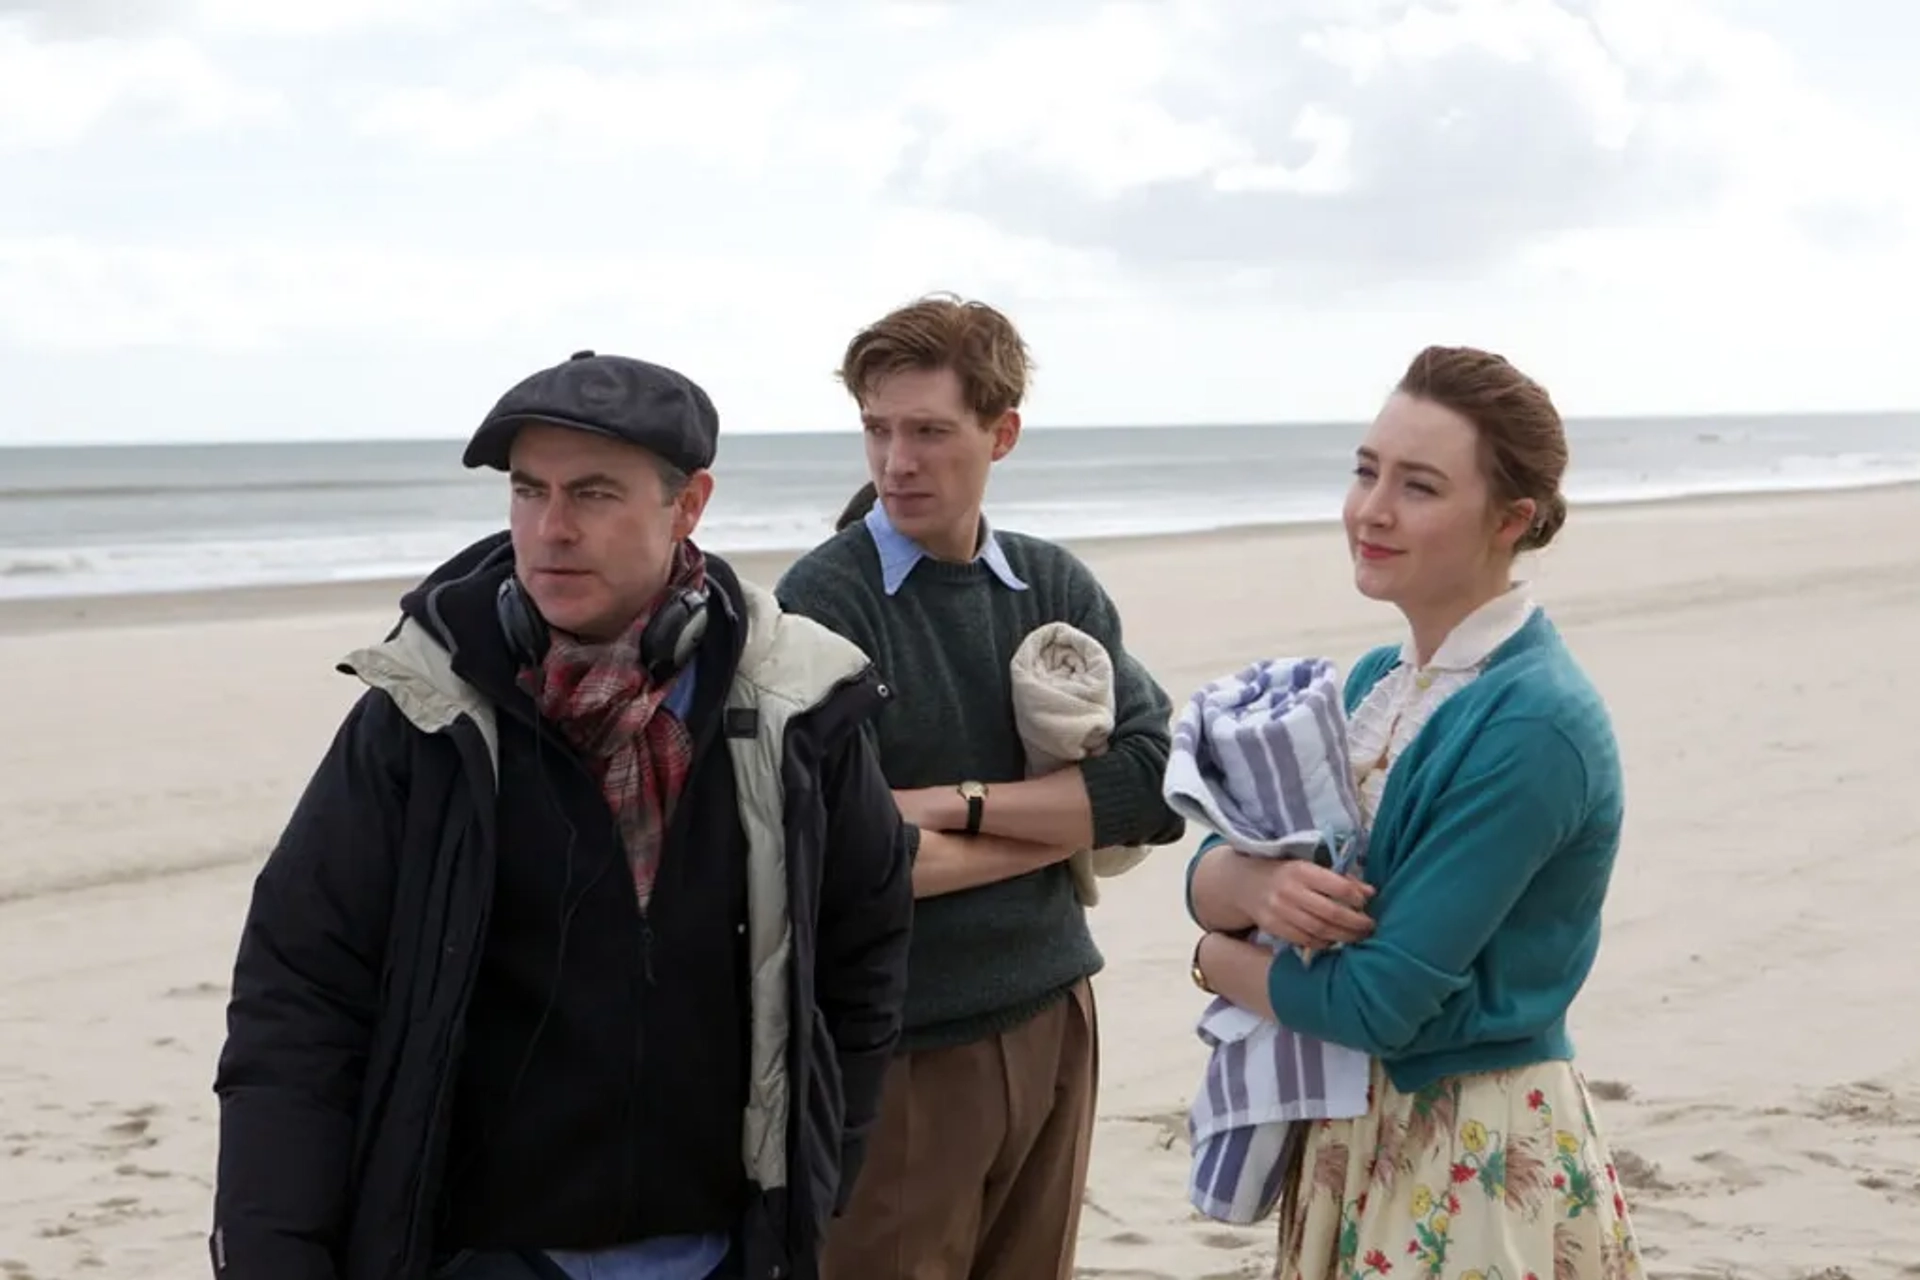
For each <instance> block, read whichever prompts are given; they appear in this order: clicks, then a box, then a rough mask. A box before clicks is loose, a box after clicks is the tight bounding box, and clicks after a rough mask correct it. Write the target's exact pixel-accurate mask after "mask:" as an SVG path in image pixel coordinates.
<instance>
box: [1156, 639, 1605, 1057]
mask: <svg viewBox="0 0 1920 1280" xmlns="http://www.w3.org/2000/svg"><path fill="white" fill-rule="evenodd" d="M1398 661H1399V648H1398V646H1387V647H1383V648H1379V649H1375V650H1373V651H1372V652H1370V653H1368V654H1367V655H1366V656H1365V657H1363V658H1362V659H1361V660H1360V661H1359V662H1358V663H1356V664H1355V665H1354V668H1353V671H1352V673H1351V675H1350V676H1349V677H1348V680H1347V683H1346V688H1345V701H1346V706H1347V711H1348V713H1349V714H1351V713H1352V712H1353V710H1354V709H1355V708H1356V707H1357V706H1359V704H1360V701H1361V699H1363V698H1364V697H1365V696H1366V694H1367V692H1368V690H1370V689H1372V688H1373V686H1374V685H1375V684H1376V683H1378V682H1379V680H1380V679H1381V677H1382V676H1384V675H1386V674H1387V672H1389V671H1391V670H1392V669H1393V668H1394V666H1395V665H1396V664H1397V663H1398ZM1622 810H1623V788H1622V784H1621V773H1620V756H1619V750H1618V747H1617V744H1616V743H1615V740H1614V735H1613V726H1612V722H1611V720H1610V718H1609V716H1608V714H1607V709H1606V705H1605V704H1604V703H1603V702H1602V700H1601V698H1600V695H1599V693H1598V692H1597V691H1596V690H1595V689H1594V687H1593V685H1592V684H1591V683H1589V682H1588V680H1587V677H1586V676H1585V674H1584V673H1583V672H1582V671H1581V669H1580V667H1579V665H1578V664H1577V663H1576V662H1575V661H1574V658H1573V655H1572V654H1571V653H1569V652H1568V651H1567V648H1566V646H1565V644H1563V643H1562V642H1561V639H1560V635H1559V632H1558V631H1557V630H1555V628H1554V626H1553V624H1552V623H1551V622H1549V621H1548V620H1547V617H1546V615H1545V614H1544V613H1542V612H1540V611H1538V610H1536V611H1535V612H1534V614H1533V616H1532V617H1531V618H1530V619H1529V620H1528V621H1527V623H1526V624H1525V625H1524V626H1522V627H1521V629H1520V630H1519V631H1518V632H1516V633H1515V634H1514V635H1513V636H1512V637H1511V638H1510V639H1508V640H1507V641H1506V642H1505V643H1504V644H1502V645H1501V646H1500V647H1499V648H1498V649H1496V650H1494V652H1493V654H1492V655H1491V656H1490V657H1489V659H1488V661H1487V665H1486V667H1485V668H1484V669H1483V670H1482V672H1481V674H1480V675H1479V677H1478V678H1477V679H1475V680H1474V681H1473V683H1471V684H1469V685H1468V686H1467V687H1466V688H1464V689H1462V690H1460V691H1459V692H1458V693H1456V694H1454V695H1453V696H1452V697H1451V698H1449V699H1447V701H1446V702H1445V703H1443V704H1442V705H1441V706H1440V708H1439V709H1438V710H1437V711H1435V712H1434V713H1433V718H1432V719H1431V720H1429V721H1428V722H1427V723H1426V725H1425V726H1424V727H1423V728H1422V729H1421V731H1420V732H1419V733H1418V734H1417V735H1415V737H1414V740H1413V741H1412V742H1411V743H1409V744H1408V746H1407V748H1406V750H1405V751H1404V752H1403V753H1402V754H1401V756H1400V757H1399V759H1398V760H1397V761H1396V762H1395V764H1394V766H1393V771H1392V772H1391V773H1390V774H1389V775H1388V777H1387V787H1386V791H1385V794H1384V795H1382V797H1381V800H1380V806H1379V810H1378V812H1377V813H1376V814H1375V816H1374V824H1373V828H1372V832H1371V834H1370V837H1369V840H1368V845H1367V866H1366V877H1367V880H1368V882H1369V883H1371V884H1372V885H1373V886H1374V887H1375V888H1376V889H1377V890H1378V892H1377V893H1376V894H1375V896H1374V899H1373V903H1372V912H1373V916H1374V923H1375V928H1374V932H1373V933H1372V935H1370V936H1369V937H1367V938H1366V939H1364V940H1363V941H1360V942H1356V943H1351V944H1349V945H1347V946H1345V947H1343V948H1340V949H1339V950H1336V951H1329V952H1326V953H1323V954H1321V955H1320V956H1318V957H1317V958H1316V959H1315V960H1314V962H1313V964H1312V965H1310V966H1309V965H1304V964H1302V963H1301V962H1300V959H1299V958H1298V957H1297V956H1296V955H1295V954H1294V952H1293V949H1292V948H1291V947H1287V948H1283V949H1282V950H1281V951H1280V952H1279V953H1278V954H1277V955H1275V957H1274V960H1273V964H1272V967H1271V968H1270V969H1269V971H1268V977H1267V989H1268V994H1269V996H1270V998H1271V999H1272V1002H1273V1011H1274V1015H1275V1016H1276V1017H1277V1018H1278V1019H1279V1020H1280V1021H1281V1022H1282V1023H1284V1024H1285V1025H1287V1026H1289V1027H1291V1028H1293V1029H1294V1030H1296V1031H1300V1032H1303V1033H1305V1034H1308V1035H1313V1036H1318V1037H1319V1038H1321V1039H1323V1040H1329V1041H1332V1042H1334V1043H1336V1044H1344V1045H1350V1046H1352V1047H1354V1048H1357V1049H1360V1050H1363V1051H1365V1052H1366V1053H1368V1054H1371V1055H1373V1056H1374V1057H1377V1058H1379V1059H1380V1060H1381V1061H1382V1063H1383V1064H1384V1066H1385V1067H1386V1070H1387V1075H1388V1078H1389V1079H1391V1080H1392V1081H1393V1085H1394V1087H1395V1088H1396V1089H1398V1090H1400V1091H1401V1092H1403V1093H1411V1092H1413V1091H1414V1090H1417V1089H1419V1088H1421V1087H1422V1086H1424V1085H1427V1084H1430V1083H1432V1082H1433V1081H1435V1080H1438V1079H1440V1078H1441V1077H1443V1076H1449V1075H1459V1074H1466V1073H1472V1072H1481V1071H1498V1070H1502V1069H1505V1068H1512V1067H1519V1066H1524V1065H1527V1064H1529V1063H1534V1062H1542V1061H1549V1060H1553V1059H1570V1058H1572V1056H1573V1042H1572V1039H1571V1038H1570V1037H1569V1036H1568V1034H1567V1009H1568V1007H1569V1006H1570V1005H1572V1003H1573V1000H1574V997H1575V995H1576V994H1578V992H1579V990H1580V988H1581V986H1582V985H1583V984H1584V983H1585V982H1586V979H1587V974H1588V973H1589V972H1590V971H1591V970H1592V968H1593V962H1594V958H1595V956H1596V955H1597V954H1598V952H1599V948H1600V910H1601V904H1602V903H1603V902H1604V901H1605V899H1606V894H1607V884H1608V881H1609V879H1610V878H1611V876H1612V872H1613V864H1614V857H1615V853H1616V851H1617V850H1618V848H1619V845H1620V826H1621V817H1622ZM1218 842H1219V841H1218V839H1217V838H1210V839H1209V840H1208V841H1207V842H1206V843H1204V844H1203V845H1202V846H1201V849H1200V853H1197V854H1195V856H1194V861H1195V862H1196V863H1197V862H1198V860H1199V858H1200V856H1201V854H1204V853H1205V852H1206V849H1207V848H1208V847H1209V846H1211V845H1213V844H1216V843H1218ZM1189 878H1191V869H1190V870H1189ZM1189 911H1191V901H1189Z"/></svg>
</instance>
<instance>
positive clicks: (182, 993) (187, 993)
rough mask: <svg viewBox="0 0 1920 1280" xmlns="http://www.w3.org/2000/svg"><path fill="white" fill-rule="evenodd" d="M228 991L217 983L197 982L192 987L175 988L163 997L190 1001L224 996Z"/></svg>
mask: <svg viewBox="0 0 1920 1280" xmlns="http://www.w3.org/2000/svg"><path fill="white" fill-rule="evenodd" d="M225 994H227V989H226V988H225V987H223V986H221V985H220V984H219V983H217V982H196V983H194V984H193V985H192V986H190V987H173V988H171V989H169V990H168V991H166V992H165V993H164V995H163V998H164V999H168V1000H188V999H193V998H195V997H206V996H224V995H225Z"/></svg>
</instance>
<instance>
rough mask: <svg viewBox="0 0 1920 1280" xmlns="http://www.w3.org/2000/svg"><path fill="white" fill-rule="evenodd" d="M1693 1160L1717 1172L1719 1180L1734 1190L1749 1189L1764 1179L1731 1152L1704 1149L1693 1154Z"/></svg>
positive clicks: (1760, 1183)
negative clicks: (1695, 1154)
mask: <svg viewBox="0 0 1920 1280" xmlns="http://www.w3.org/2000/svg"><path fill="white" fill-rule="evenodd" d="M1694 1160H1695V1162H1697V1163H1699V1164H1703V1165H1705V1166H1706V1167H1707V1168H1709V1169H1711V1170H1713V1171H1714V1172H1715V1173H1717V1174H1719V1175H1720V1179H1721V1181H1723V1182H1725V1183H1726V1184H1727V1185H1728V1186H1729V1187H1731V1188H1732V1189H1733V1190H1736V1191H1751V1190H1752V1189H1753V1188H1755V1187H1757V1186H1760V1185H1762V1184H1763V1183H1764V1182H1765V1181H1766V1179H1764V1178H1762V1177H1761V1176H1760V1175H1759V1174H1757V1173H1755V1172H1754V1171H1753V1170H1752V1169H1750V1168H1749V1167H1747V1163H1746V1161H1744V1160H1742V1159H1741V1158H1740V1157H1739V1156H1736V1155H1734V1154H1732V1153H1731V1152H1727V1151H1706V1152H1702V1153H1701V1154H1700V1155H1697V1156H1695V1157H1694Z"/></svg>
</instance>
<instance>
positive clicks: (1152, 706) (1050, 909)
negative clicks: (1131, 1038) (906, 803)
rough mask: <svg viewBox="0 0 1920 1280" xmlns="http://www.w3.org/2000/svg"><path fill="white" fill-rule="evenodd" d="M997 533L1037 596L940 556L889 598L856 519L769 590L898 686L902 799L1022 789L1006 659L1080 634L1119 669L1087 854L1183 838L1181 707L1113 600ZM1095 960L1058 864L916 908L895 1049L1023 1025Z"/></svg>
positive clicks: (1060, 555) (885, 743)
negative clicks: (962, 785)
mask: <svg viewBox="0 0 1920 1280" xmlns="http://www.w3.org/2000/svg"><path fill="white" fill-rule="evenodd" d="M995 536H996V537H997V538H998V539H999V541H1000V545H1001V548H1002V549H1003V550H1004V552H1005V554H1006V558H1007V562H1008V564H1009V565H1010V567H1011V568H1012V569H1013V571H1014V573H1015V575H1016V576H1017V577H1018V578H1019V579H1020V580H1021V581H1023V582H1024V583H1026V584H1027V589H1026V590H1016V589H1014V588H1012V587H1010V586H1008V585H1007V584H1006V583H1004V582H1002V581H1001V580H1000V579H999V578H997V577H996V576H994V574H993V572H992V570H991V569H989V568H988V566H987V565H986V564H985V563H984V562H982V561H980V560H975V561H973V562H971V563H967V564H955V563H951V562H947V561H941V560H934V559H932V558H930V557H929V558H926V559H922V560H921V561H920V562H919V563H918V564H917V565H916V566H915V567H914V568H913V570H912V572H911V573H910V574H909V575H908V576H907V578H906V580H905V582H903V583H902V584H901V585H900V588H899V590H898V592H897V593H896V594H894V595H892V596H888V595H887V594H886V591H885V587H884V584H883V579H882V574H881V567H880V556H879V552H878V550H877V548H876V547H875V545H874V541H873V535H872V534H871V533H870V532H869V531H868V530H867V528H866V527H865V526H864V525H862V524H854V525H852V526H850V527H849V528H847V529H844V530H842V531H841V532H840V533H839V534H837V535H835V536H834V537H833V538H832V539H830V540H828V541H827V542H825V543H823V544H821V545H820V546H819V547H817V548H815V549H814V550H813V551H811V552H809V553H808V554H807V555H806V556H804V557H803V558H801V559H800V560H799V561H798V562H796V563H795V564H794V565H793V566H792V567H791V568H790V569H789V570H788V571H787V573H786V574H785V576H784V577H782V578H781V580H780V582H779V584H778V585H777V586H776V587H775V594H776V595H777V596H778V597H779V600H780V602H781V604H782V605H783V606H784V607H785V608H786V609H787V610H788V611H790V612H793V613H798V614H803V615H805V616H807V617H810V618H813V619H815V620H817V621H819V622H821V623H822V624H824V625H825V626H827V627H829V628H831V629H832V630H834V631H836V632H838V633H840V634H841V635H843V636H845V637H847V638H848V639H849V640H852V641H853V642H854V643H855V644H857V645H859V646H860V648H861V649H863V650H864V651H865V652H866V653H867V655H868V656H869V657H871V658H872V659H873V660H874V662H875V663H876V664H877V665H878V667H879V669H880V670H881V672H882V673H883V674H884V675H885V676H886V678H887V680H888V681H889V682H890V683H891V684H892V685H893V687H894V698H893V700H892V701H891V703H890V704H889V705H888V707H887V708H886V710H885V711H883V712H882V713H881V715H880V719H879V721H878V723H877V726H876V729H875V732H876V733H877V743H878V750H879V756H880V762H881V767H882V768H883V769H884V771H885V773H886V776H887V781H888V783H889V784H891V785H892V786H893V787H895V788H898V789H905V788H912V787H932V786H952V785H954V784H956V783H959V782H961V781H963V780H966V779H977V780H979V781H981V782H985V783H988V784H992V783H995V782H1012V781H1018V780H1020V779H1022V778H1024V777H1026V773H1027V771H1026V756H1025V752H1024V751H1023V750H1022V748H1021V745H1020V736H1019V733H1018V731H1017V730H1016V729H1015V727H1014V721H1013V702H1012V693H1011V676H1010V673H1009V670H1008V666H1009V663H1011V661H1012V659H1013V654H1014V651H1015V650H1016V649H1017V648H1018V647H1019V645H1020V642H1021V641H1022V640H1023V639H1024V638H1025V637H1026V635H1027V633H1028V632H1030V631H1032V630H1033V629H1034V628H1036V627H1039V626H1042V625H1044V624H1046V623H1048V622H1066V623H1070V624H1071V625H1073V626H1075V627H1078V628H1079V629H1080V630H1082V631H1084V632H1086V633H1087V634H1088V635H1090V636H1092V637H1093V638H1094V639H1096V640H1098V641H1099V642H1100V643H1101V644H1102V645H1104V646H1105V647H1106V649H1107V651H1108V654H1109V655H1110V656H1111V658H1112V659H1113V664H1114V680H1115V688H1114V702H1115V708H1114V710H1115V725H1114V733H1113V739H1112V745H1111V748H1110V749H1109V750H1108V751H1107V752H1106V753H1105V754H1103V755H1100V756H1097V757H1095V758H1094V759H1092V760H1089V761H1087V762H1085V763H1084V764H1083V765H1082V766H1081V767H1082V771H1083V774H1084V777H1085V779H1086V785H1087V793H1088V796H1089V798H1090V800H1091V802H1092V808H1093V835H1094V840H1093V843H1094V846H1095V847H1104V846H1107V845H1116V844H1170V843H1172V842H1174V841H1175V840H1178V839H1179V838H1180V836H1181V834H1182V829H1183V824H1182V822H1181V820H1180V819H1179V818H1178V817H1177V816H1176V815H1175V814H1174V813H1173V812H1172V811H1171V810H1170V809H1168V807H1167V805H1166V803H1165V801H1164V800H1163V799H1162V798H1161V792H1160V786H1161V778H1162V775H1163V773H1164V771H1165V768H1166V762H1167V752H1168V749H1169V746H1170V731H1169V725H1168V720H1169V716H1170V713H1171V709H1172V708H1171V703H1170V702H1169V701H1168V698H1167V695H1166V693H1165V691H1163V690H1162V689H1161V688H1160V687H1159V686H1158V685H1157V684H1155V683H1154V681H1153V678H1152V677H1151V676H1149V675H1148V674H1147V672H1146V669H1145V668H1144V667H1142V666H1141V665H1140V664H1139V662H1137V661H1136V660H1134V659H1133V658H1131V657H1129V656H1128V655H1127V653H1126V650H1125V648H1124V646H1123V645H1122V643H1121V635H1120V618H1119V615H1118V613H1117V611H1116V610H1115V609H1114V607H1113V602H1112V600H1110V599H1109V598H1108V596H1107V593H1106V592H1105V590H1103V589H1102V588H1101V586H1100V584H1099V582H1098V581H1096V580H1095V578H1094V576H1093V574H1092V572H1091V571H1090V570H1089V569H1088V568H1087V567H1086V565H1084V564H1083V563H1081V562H1080V560H1078V559H1077V558H1076V557H1075V556H1074V555H1073V554H1072V553H1071V552H1069V551H1067V550H1066V549H1064V548H1062V547H1059V546H1056V545H1054V544H1053V543H1050V542H1045V541H1042V540H1040V539H1038V538H1030V537H1025V536H1023V535H1020V534H1016V533H1004V532H996V534H995ZM988 804H989V807H991V804H992V800H991V798H989V800H988ZM1102 964H1103V960H1102V958H1101V955H1100V951H1099V948H1098V947H1096V946H1095V945H1094V941H1093V936H1092V934H1091V933H1090V932H1089V931H1088V929H1087V918H1086V911H1085V908H1084V907H1082V906H1081V905H1080V901H1079V899H1078V898H1077V897H1076V896H1075V894H1074V890H1073V881H1072V876H1071V874H1070V872H1069V871H1068V869H1067V866H1066V864H1065V863H1056V864H1055V865H1052V866H1049V867H1045V868H1043V869H1041V870H1038V871H1034V872H1030V873H1029V874H1027V875H1023V876H1019V877H1016V878H1014V879H1012V880H1005V881H1001V882H999V883H997V884H990V885H983V886H981V887H979V888H975V889H968V890H963V891H961V892H958V893H950V894H942V895H940V896H938V897H934V898H923V899H921V900H920V901H919V902H917V903H916V904H915V906H914V925H913V942H912V948H911V951H910V955H909V960H908V978H907V1005H906V1013H905V1019H904V1023H905V1025H904V1030H903V1035H902V1044H901V1047H902V1048H903V1049H921V1048H933V1047H937V1046H940V1045H950V1044H959V1043H964V1042H966V1041H968V1040H973V1039H977V1038H979V1037H981V1036H984V1035H989V1034H992V1033H994V1032H997V1031H1001V1030H1004V1029H1006V1028H1008V1027H1011V1026H1014V1025H1016V1024H1017V1023H1019V1022H1021V1021H1024V1020H1025V1019H1027V1018H1029V1017H1031V1016H1032V1015H1034V1014H1035V1013H1038V1012H1039V1011H1040V1010H1041V1009H1044V1008H1046V1007H1047V1005H1048V1004H1050V1003H1051V1002H1052V1001H1054V1000H1055V999H1058V998H1059V997H1060V996H1061V995H1062V994H1064V993H1065V991H1066V990H1067V989H1068V988H1070V987H1071V986H1072V985H1073V983H1075V982H1076V981H1078V980H1079V979H1081V978H1084V977H1087V976H1089V975H1091V974H1093V973H1097V972H1098V971H1099V970H1100V968H1101V966H1102Z"/></svg>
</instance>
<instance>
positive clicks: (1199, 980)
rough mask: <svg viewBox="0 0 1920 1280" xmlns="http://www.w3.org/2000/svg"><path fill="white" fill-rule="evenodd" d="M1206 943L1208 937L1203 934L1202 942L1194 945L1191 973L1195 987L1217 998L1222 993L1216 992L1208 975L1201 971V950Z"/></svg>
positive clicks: (1201, 936)
mask: <svg viewBox="0 0 1920 1280" xmlns="http://www.w3.org/2000/svg"><path fill="white" fill-rule="evenodd" d="M1206 941H1207V935H1206V934H1204V933H1203V934H1201V935H1200V940H1199V941H1198V942H1195V943H1194V944H1193V961H1192V963H1191V964H1190V966H1189V973H1190V974H1191V976H1192V978H1193V985H1194V986H1196V987H1198V988H1200V989H1201V990H1202V991H1204V992H1206V993H1207V994H1208V995H1210V996H1217V995H1219V994H1220V993H1219V992H1218V991H1215V990H1214V989H1213V987H1212V985H1211V984H1209V983H1208V982H1207V975H1206V974H1205V973H1204V972H1202V971H1201V969H1200V948H1201V947H1202V946H1203V945H1204V944H1205V943H1206Z"/></svg>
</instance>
